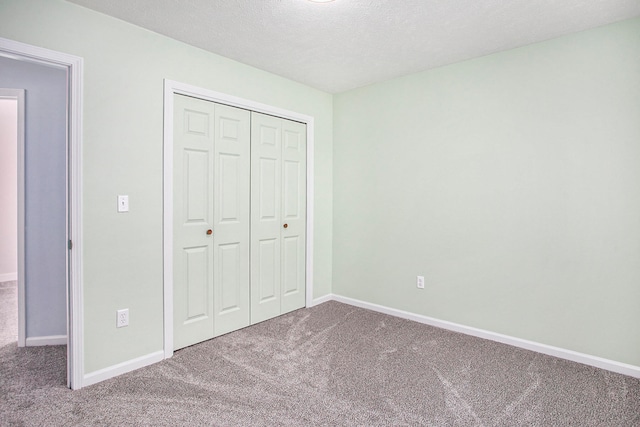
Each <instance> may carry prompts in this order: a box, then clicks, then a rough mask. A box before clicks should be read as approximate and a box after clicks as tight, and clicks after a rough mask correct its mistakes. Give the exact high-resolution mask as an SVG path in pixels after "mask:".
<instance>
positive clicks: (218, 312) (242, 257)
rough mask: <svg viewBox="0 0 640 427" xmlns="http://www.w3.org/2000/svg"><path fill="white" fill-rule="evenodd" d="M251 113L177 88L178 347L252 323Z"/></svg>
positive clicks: (175, 276)
mask: <svg viewBox="0 0 640 427" xmlns="http://www.w3.org/2000/svg"><path fill="white" fill-rule="evenodd" d="M250 120H251V115H250V112H249V111H247V110H243V109H239V108H234V107H229V106H225V105H219V104H215V103H213V102H209V101H204V100H200V99H196V98H191V97H187V96H182V95H174V150H173V159H174V161H173V165H174V166H173V167H174V170H173V176H174V179H173V183H174V185H173V191H174V199H173V214H174V222H173V226H174V233H173V234H174V236H173V239H174V248H173V268H174V274H173V281H174V328H173V329H174V349H179V348H182V347H186V346H189V345H192V344H195V343H198V342H201V341H204V340H207V339H210V338H213V337H214V336H218V335H221V334H224V333H227V332H230V331H233V330H236V329H240V328H242V327H244V326H248V325H249V323H250V303H249V244H250V241H249V230H250V225H249V222H250V215H249V203H250V184H249V180H250V129H251V126H250Z"/></svg>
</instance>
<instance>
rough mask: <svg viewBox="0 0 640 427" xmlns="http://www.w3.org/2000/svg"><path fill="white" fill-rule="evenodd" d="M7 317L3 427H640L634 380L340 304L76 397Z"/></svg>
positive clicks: (1, 356)
mask: <svg viewBox="0 0 640 427" xmlns="http://www.w3.org/2000/svg"><path fill="white" fill-rule="evenodd" d="M11 307H13V308H11ZM0 309H1V310H2V311H1V316H0V327H1V328H2V331H1V332H0V334H1V335H0V338H1V339H2V340H3V341H2V342H0V425H3V426H5V425H16V426H23V425H24V426H62V425H64V426H72V425H105V426H124V425H148V426H178V425H189V426H195V425H203V426H204V425H221V426H276V425H285V426H310V425H323V426H344V425H358V426H377V425H386V426H399V425H409V426H418V425H425V426H519V425H527V426H640V380H638V379H634V378H631V377H626V376H623V375H618V374H614V373H611V372H608V371H604V370H599V369H596V368H591V367H588V366H584V365H580V364H577V363H573V362H568V361H564V360H561V359H556V358H553V357H549V356H544V355H541V354H538V353H534V352H530V351H526V350H522V349H518V348H515V347H510V346H507V345H503V344H498V343H494V342H491V341H486V340H482V339H479V338H474V337H469V336H466V335H462V334H456V333H453V332H448V331H444V330H440V329H436V328H433V327H429V326H425V325H422V324H418V323H414V322H410V321H406V320H401V319H397V318H393V317H390V316H385V315H382V314H378V313H374V312H371V311H367V310H363V309H359V308H354V307H351V306H348V305H344V304H340V303H336V302H328V303H324V304H322V305H319V306H317V307H314V308H311V309H302V310H298V311H296V312H293V313H290V314H288V315H285V316H281V317H279V318H277V319H273V320H270V321H267V322H263V323H261V324H259V325H256V326H253V327H250V328H246V329H243V330H241V331H237V332H234V333H231V334H228V335H225V336H223V337H219V338H216V339H213V340H210V341H207V342H205V343H202V344H198V345H195V346H192V347H189V348H186V349H184V350H181V351H179V352H177V353H176V354H175V356H174V357H173V358H172V359H169V360H166V361H164V362H161V363H158V364H156V365H153V366H150V367H147V368H144V369H140V370H138V371H135V372H131V373H129V374H126V375H123V376H121V377H118V378H115V379H112V380H109V381H105V382H103V383H100V384H96V385H94V386H90V387H86V388H84V389H82V390H79V391H70V390H67V389H66V388H65V372H64V370H65V348H64V347H31V348H23V349H18V348H17V346H16V343H15V334H14V333H12V334H13V338H12V340H11V342H7V337H11V336H12V335H10V334H8V333H7V329H8V327H13V326H12V325H15V322H14V321H11V320H10V321H7V319H6V318H7V317H11V316H14V317H15V285H13V286H10V285H7V284H4V285H0Z"/></svg>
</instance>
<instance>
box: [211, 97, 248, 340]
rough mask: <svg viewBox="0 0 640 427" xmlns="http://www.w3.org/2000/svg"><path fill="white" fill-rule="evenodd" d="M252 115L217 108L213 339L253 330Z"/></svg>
mask: <svg viewBox="0 0 640 427" xmlns="http://www.w3.org/2000/svg"><path fill="white" fill-rule="evenodd" d="M250 121H251V113H250V112H249V111H247V110H243V109H240V108H234V107H229V106H225V105H219V104H216V105H215V123H216V126H215V140H214V147H215V148H214V153H215V154H214V156H215V180H214V183H215V187H214V188H215V190H214V198H215V202H214V228H213V241H214V246H213V259H214V281H213V283H214V310H215V321H214V326H215V335H216V336H218V335H221V334H225V333H227V332H230V331H234V330H237V329H240V328H243V327H245V326H248V325H249V317H250V303H249V245H250V241H249V223H250V215H249V203H250V195H249V194H250V182H249V174H250V141H251V140H250V138H251V125H250Z"/></svg>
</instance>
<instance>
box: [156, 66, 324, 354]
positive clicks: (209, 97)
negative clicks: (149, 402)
mask: <svg viewBox="0 0 640 427" xmlns="http://www.w3.org/2000/svg"><path fill="white" fill-rule="evenodd" d="M174 94H180V95H186V96H191V97H194V98H199V99H203V100H206V101H212V102H216V103H218V104H225V105H229V106H232V107H238V108H243V109H246V110H250V111H256V112H258V113H264V114H269V115H272V116H277V117H282V118H284V119H289V120H294V121H297V122H301V123H305V124H306V125H307V176H306V178H307V184H306V190H307V200H306V201H307V204H306V207H307V208H306V215H307V216H306V238H307V241H306V252H305V258H306V259H305V266H306V269H305V293H306V297H305V299H306V306H307V307H311V305H312V301H313V200H314V199H313V188H314V181H313V174H314V167H313V166H314V163H313V146H314V144H313V143H314V138H313V137H314V119H313V117H311V116H308V115H305V114H300V113H296V112H293V111H289V110H284V109H281V108H277V107H273V106H270V105H266V104H262V103H259V102H255V101H251V100H247V99H243V98H239V97H236V96H232V95H227V94H224V93H220V92H215V91H212V90H208V89H203V88H200V87H197V86H192V85H189V84H186V83H180V82H176V81H173V80H169V79H165V80H164V164H163V187H164V190H163V212H164V215H163V264H164V271H163V281H164V285H163V286H164V357H165V359H167V358H170V357H171V356H173V96H174Z"/></svg>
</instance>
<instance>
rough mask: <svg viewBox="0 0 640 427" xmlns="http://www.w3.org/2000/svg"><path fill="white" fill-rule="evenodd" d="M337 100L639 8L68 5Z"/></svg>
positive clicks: (550, 4)
mask: <svg viewBox="0 0 640 427" xmlns="http://www.w3.org/2000/svg"><path fill="white" fill-rule="evenodd" d="M70 1H72V2H73V3H77V4H79V5H83V6H86V7H88V8H91V9H94V10H96V11H99V12H102V13H105V14H108V15H111V16H114V17H116V18H120V19H122V20H125V21H128V22H131V23H133V24H136V25H139V26H141V27H144V28H147V29H149V30H152V31H155V32H157V33H160V34H164V35H166V36H169V37H172V38H174V39H177V40H180V41H183V42H185V43H188V44H191V45H193V46H197V47H200V48H202V49H206V50H208V51H211V52H214V53H217V54H219V55H222V56H226V57H228V58H232V59H235V60H237V61H240V62H243V63H245V64H249V65H252V66H254V67H257V68H260V69H263V70H266V71H270V72H272V73H275V74H279V75H281V76H284V77H287V78H289V79H292V80H296V81H298V82H301V83H304V84H307V85H309V86H313V87H315V88H318V89H321V90H323V91H326V92H331V93H338V92H343V91H346V90H349V89H353V88H356V87H360V86H364V85H367V84H371V83H375V82H379V81H382V80H386V79H389V78H393V77H398V76H402V75H406V74H410V73H414V72H417V71H422V70H426V69H430V68H434V67H439V66H442V65H446V64H451V63H454V62H458V61H462V60H465V59H470V58H474V57H478V56H482V55H487V54H490V53H493V52H498V51H501V50H506V49H511V48H514V47H519V46H524V45H527V44H530V43H535V42H538V41H542V40H547V39H550V38H553V37H558V36H561V35H563V34H568V33H572V32H576V31H581V30H586V29H589V28H593V27H597V26H600V25H604V24H608V23H611V22H615V21H620V20H623V19H627V18H632V17H635V16H640V0H335V1H333V2H330V3H313V2H310V1H307V0H70Z"/></svg>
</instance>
